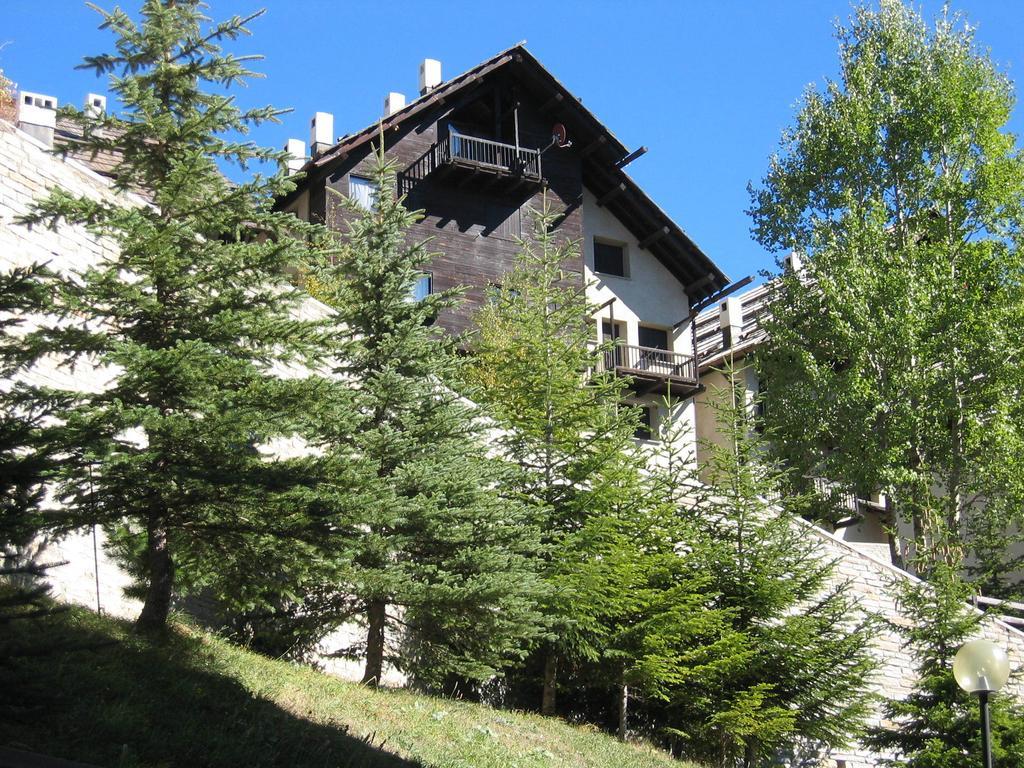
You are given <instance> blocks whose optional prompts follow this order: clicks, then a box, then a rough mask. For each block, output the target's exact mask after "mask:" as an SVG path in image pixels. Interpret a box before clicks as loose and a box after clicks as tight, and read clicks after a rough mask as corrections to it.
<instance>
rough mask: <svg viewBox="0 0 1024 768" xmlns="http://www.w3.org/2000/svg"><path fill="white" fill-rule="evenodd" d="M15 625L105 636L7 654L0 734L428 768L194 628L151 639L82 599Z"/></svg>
mask: <svg viewBox="0 0 1024 768" xmlns="http://www.w3.org/2000/svg"><path fill="white" fill-rule="evenodd" d="M14 623H15V624H21V625H27V624H29V623H30V622H24V621H19V622H14ZM17 631H21V632H25V633H26V637H25V638H24V639H25V640H26V641H27V642H28V643H32V642H47V641H48V640H59V641H60V644H61V645H65V644H74V645H76V646H90V645H91V646H97V645H100V646H101V647H93V648H92V649H88V650H77V651H71V652H67V651H65V652H59V651H58V652H55V653H52V654H39V655H34V656H26V657H24V658H16V659H5V660H2V661H0V692H2V693H0V700H6V704H0V706H2V707H3V708H6V709H7V710H8V711H7V712H4V713H2V716H0V744H4V745H7V746H10V747H16V748H20V749H25V750H32V751H36V752H41V753H43V754H48V755H52V756H56V757H63V758H67V759H73V760H80V761H83V762H87V763H94V764H96V765H100V766H118V768H129V767H130V766H153V767H154V768H155V767H157V766H159V767H160V768H186V767H188V768H191V766H211V768H213V767H220V766H223V767H225V768H227V767H228V766H231V767H234V766H246V767H247V768H248V766H297V767H300V768H301V767H303V766H317V768H321V767H323V768H327V767H328V766H330V767H331V768H422V766H421V764H420V763H418V762H411V761H408V760H404V759H402V758H400V757H397V756H396V755H394V754H391V753H389V752H386V751H384V750H382V749H380V748H379V745H378V746H374V744H373V743H371V742H370V741H369V740H368V739H364V738H359V737H358V736H357V735H354V734H350V733H348V732H347V728H346V727H345V726H343V725H334V724H330V723H318V722H315V721H313V720H307V719H305V718H303V717H300V716H297V715H296V714H294V713H292V712H289V711H286V710H284V709H282V708H281V707H280V706H278V705H277V704H276V703H275V702H273V701H271V700H270V699H268V698H263V697H260V696H256V695H254V694H253V693H251V692H250V691H249V690H246V689H245V688H244V687H242V686H241V685H240V684H239V683H238V682H237V681H236V680H234V679H233V678H232V677H230V676H229V675H227V674H225V673H223V672H222V671H221V670H220V669H219V667H220V665H221V664H222V661H221V660H219V657H218V656H217V655H216V654H215V653H214V652H213V650H212V649H211V648H210V647H209V646H208V645H206V644H204V643H203V642H202V640H201V639H200V638H199V637H194V636H188V635H183V634H181V633H179V632H175V633H173V634H171V635H170V636H169V637H167V638H166V639H165V640H162V641H159V642H150V641H146V640H143V639H140V638H138V637H135V636H133V635H132V634H131V633H130V632H129V631H128V629H127V626H126V625H122V624H115V623H112V622H111V621H110V620H106V619H103V620H101V619H99V618H98V617H95V616H92V615H90V614H88V613H87V612H83V611H77V610H76V611H74V612H72V613H70V614H68V615H66V616H64V617H62V618H61V619H60V620H49V621H48V622H47V626H46V627H43V628H40V627H39V626H36V627H34V628H27V627H25V628H19V629H18V630H17ZM33 635H37V636H38V637H37V639H35V640H33V637H32V636H33ZM275 669H277V668H275ZM267 674H268V675H270V674H274V672H273V671H271V672H268V673H267ZM278 674H280V673H278Z"/></svg>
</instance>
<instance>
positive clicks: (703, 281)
mask: <svg viewBox="0 0 1024 768" xmlns="http://www.w3.org/2000/svg"><path fill="white" fill-rule="evenodd" d="M714 279H715V273H714V272H708V273H707V274H706V275H704V277H702V278H700V279H699V280H694V281H693V282H692V283H690V284H689V285H688V286H686V287H685V288H683V292H684V293H693V292H694V291H696V290H698V289H699V288H703V287H704V286H705V285H707V284H708V283H710V282H711V281H712V280H714Z"/></svg>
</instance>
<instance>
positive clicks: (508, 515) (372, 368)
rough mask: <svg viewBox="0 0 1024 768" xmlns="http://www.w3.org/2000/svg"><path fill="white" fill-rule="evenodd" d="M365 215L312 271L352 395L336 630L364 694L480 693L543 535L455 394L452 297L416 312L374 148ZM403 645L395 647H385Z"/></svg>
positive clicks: (406, 213) (407, 253)
mask: <svg viewBox="0 0 1024 768" xmlns="http://www.w3.org/2000/svg"><path fill="white" fill-rule="evenodd" d="M375 162H376V165H375V168H374V171H373V174H372V179H373V183H374V186H375V189H376V192H375V195H374V198H373V205H372V209H370V210H361V209H360V208H359V207H358V205H357V204H356V203H354V202H353V201H350V200H347V199H343V200H342V204H343V205H347V206H348V207H349V210H350V211H351V212H352V214H353V215H352V216H351V217H350V222H349V228H348V231H347V232H346V233H344V235H343V237H342V240H341V248H340V252H339V253H338V254H336V255H335V256H334V257H333V258H332V259H331V260H330V261H329V262H327V263H324V264H322V265H321V266H320V268H319V269H317V270H315V271H314V273H313V278H314V281H315V284H316V286H317V294H318V295H319V296H320V297H321V298H322V299H324V300H325V301H326V302H327V303H328V304H330V305H331V306H332V307H333V308H334V309H335V310H336V313H337V315H336V321H337V323H338V336H337V339H336V342H335V343H334V346H333V347H332V350H333V352H334V355H335V363H334V367H333V372H334V374H335V375H336V376H337V377H339V378H340V379H342V380H345V381H351V382H354V388H353V389H354V392H353V396H354V402H353V404H352V407H353V408H354V410H355V413H356V414H357V418H356V420H355V421H354V423H351V424H346V423H338V422H337V421H336V420H334V419H332V418H329V417H327V418H324V419H323V424H322V428H321V430H320V437H319V441H318V442H317V443H316V444H317V446H318V447H319V448H321V449H323V452H324V462H323V466H324V477H325V478H326V480H325V481H324V482H323V483H322V484H321V486H320V504H322V506H323V508H324V511H325V514H327V515H330V516H333V519H334V520H335V521H336V523H335V527H334V529H333V533H331V535H329V536H327V537H325V539H324V542H325V544H326V545H327V546H328V547H329V548H331V549H333V552H334V554H333V557H334V562H335V564H336V570H335V571H334V576H333V578H334V580H335V583H336V584H337V593H338V596H339V600H340V603H339V605H338V606H337V607H336V609H335V615H336V616H337V617H339V618H342V617H354V618H357V619H358V620H360V621H361V622H362V623H363V624H364V625H365V627H366V641H365V644H364V645H363V647H361V648H358V649H354V650H356V651H364V652H365V657H366V666H365V671H364V674H363V681H364V682H365V683H367V684H371V685H376V684H377V683H379V681H380V679H381V675H382V672H383V669H384V664H385V663H386V662H388V661H390V662H392V663H394V664H395V665H396V666H397V667H398V668H399V669H401V670H404V671H406V672H408V673H409V674H410V675H411V676H412V678H413V680H414V681H415V682H416V683H418V684H420V685H424V686H428V687H437V686H442V685H444V684H445V683H446V682H447V681H450V680H452V679H464V680H465V679H468V680H484V679H487V678H489V677H491V676H493V675H495V674H496V673H497V672H498V671H500V670H501V668H503V667H504V666H506V665H507V664H509V663H510V662H513V661H517V660H518V659H519V658H521V656H522V654H523V652H524V648H525V647H526V645H527V644H528V642H529V640H530V639H531V638H532V637H534V636H535V635H536V634H537V632H538V631H539V620H538V619H539V617H538V614H537V611H536V602H537V599H538V596H539V594H540V585H539V583H538V581H537V579H536V578H535V576H534V573H533V563H532V561H533V557H534V554H535V551H536V549H537V539H538V533H537V530H536V527H535V526H534V524H533V522H532V521H531V520H530V519H529V517H528V516H526V514H525V509H524V507H523V506H522V505H521V504H519V503H518V502H516V501H515V500H511V499H507V498H504V497H503V496H502V493H501V489H502V488H503V487H504V485H505V484H506V474H507V467H506V466H505V464H504V462H502V461H500V460H498V459H495V458H492V457H490V456H489V455H488V454H489V448H488V445H487V431H486V428H487V425H486V423H485V422H484V420H483V418H482V414H480V413H479V412H478V410H477V409H476V408H474V406H473V405H472V403H470V402H468V401H466V400H465V399H464V398H463V397H461V396H460V395H459V394H458V393H456V392H455V391H454V390H453V389H452V388H451V387H450V385H451V384H452V382H454V381H455V380H456V378H457V368H458V367H459V358H458V356H457V354H456V350H455V347H454V341H453V340H452V339H451V338H450V337H447V336H446V335H445V334H444V332H443V331H442V330H441V329H440V328H439V327H437V326H435V325H433V321H434V319H435V318H436V317H437V314H438V312H439V311H440V310H441V309H442V308H444V307H448V306H451V305H452V304H453V303H454V302H455V301H456V300H457V298H458V292H457V291H448V292H444V293H435V294H431V295H428V296H426V297H424V298H422V299H421V300H414V297H413V290H414V287H415V285H416V281H417V279H418V278H419V277H420V275H421V274H422V273H421V270H423V269H425V268H427V266H428V265H429V261H430V259H431V258H432V254H430V253H429V252H428V251H427V250H426V247H425V243H422V242H421V243H411V244H410V243H409V242H408V230H409V227H410V226H411V225H412V224H413V223H415V222H416V221H417V220H418V219H419V218H420V217H421V216H422V214H421V213H420V212H417V211H410V210H407V209H406V207H405V200H404V198H400V197H398V196H397V195H396V171H395V165H394V163H393V161H390V160H388V159H387V158H386V157H385V154H384V137H383V135H381V140H380V145H379V147H378V149H377V151H376V155H375ZM393 630H397V631H396V632H394V634H396V635H397V634H401V640H400V643H399V644H397V645H393V644H389V636H390V635H392V631H393Z"/></svg>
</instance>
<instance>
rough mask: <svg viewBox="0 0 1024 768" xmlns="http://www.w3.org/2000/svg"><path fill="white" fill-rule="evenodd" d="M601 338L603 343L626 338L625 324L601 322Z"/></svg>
mask: <svg viewBox="0 0 1024 768" xmlns="http://www.w3.org/2000/svg"><path fill="white" fill-rule="evenodd" d="M601 336H602V337H603V338H604V340H605V341H611V340H612V339H614V340H616V341H618V340H619V339H625V338H626V324H625V323H615V324H614V325H612V323H611V322H610V321H608V320H602V321H601Z"/></svg>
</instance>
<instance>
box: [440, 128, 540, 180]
mask: <svg viewBox="0 0 1024 768" xmlns="http://www.w3.org/2000/svg"><path fill="white" fill-rule="evenodd" d="M434 149H435V152H436V164H437V165H444V164H448V163H454V164H457V165H467V166H470V167H473V168H480V169H481V170H488V171H497V172H498V173H507V174H509V175H511V176H522V177H524V178H528V179H535V180H536V181H540V180H541V167H540V150H537V149H527V148H525V147H518V148H517V147H514V146H513V145H511V144H502V143H501V142H500V141H491V140H490V139H478V138H476V137H475V136H463V135H462V134H452V135H451V136H447V137H446V138H443V139H441V140H440V141H439V142H437V144H436V146H435V148H434Z"/></svg>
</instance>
